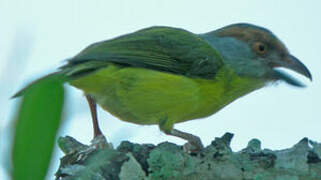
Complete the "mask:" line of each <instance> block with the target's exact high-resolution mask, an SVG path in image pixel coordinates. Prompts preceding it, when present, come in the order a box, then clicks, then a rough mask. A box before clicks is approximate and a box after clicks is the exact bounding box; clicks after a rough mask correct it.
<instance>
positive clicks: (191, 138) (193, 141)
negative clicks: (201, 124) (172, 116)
mask: <svg viewBox="0 0 321 180" xmlns="http://www.w3.org/2000/svg"><path fill="white" fill-rule="evenodd" d="M168 134H170V135H173V136H176V137H180V138H183V139H185V140H187V141H188V142H187V143H186V144H184V151H185V152H188V153H197V152H200V151H201V150H202V149H203V147H204V146H203V143H202V141H201V139H200V138H199V137H198V136H195V135H193V134H189V133H186V132H182V131H179V130H177V129H172V130H171V131H170V133H168Z"/></svg>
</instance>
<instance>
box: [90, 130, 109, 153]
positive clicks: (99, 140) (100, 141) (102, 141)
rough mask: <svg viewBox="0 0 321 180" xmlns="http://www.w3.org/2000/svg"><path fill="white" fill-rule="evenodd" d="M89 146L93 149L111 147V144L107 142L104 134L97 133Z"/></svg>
mask: <svg viewBox="0 0 321 180" xmlns="http://www.w3.org/2000/svg"><path fill="white" fill-rule="evenodd" d="M90 147H92V148H94V149H104V148H111V149H113V145H112V144H111V143H108V142H107V140H106V137H105V136H104V135H102V134H101V135H98V136H96V137H94V139H92V140H91V144H90Z"/></svg>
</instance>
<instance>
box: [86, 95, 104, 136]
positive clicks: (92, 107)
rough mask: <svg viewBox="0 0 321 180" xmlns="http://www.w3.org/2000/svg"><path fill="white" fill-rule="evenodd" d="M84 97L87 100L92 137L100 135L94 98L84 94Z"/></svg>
mask: <svg viewBox="0 0 321 180" xmlns="http://www.w3.org/2000/svg"><path fill="white" fill-rule="evenodd" d="M86 99H87V101H88V105H89V108H90V113H91V120H92V122H93V127H94V139H95V138H96V137H98V136H100V135H102V133H101V130H100V128H99V124H98V119H97V105H96V102H95V100H94V99H93V98H92V97H91V96H90V95H86Z"/></svg>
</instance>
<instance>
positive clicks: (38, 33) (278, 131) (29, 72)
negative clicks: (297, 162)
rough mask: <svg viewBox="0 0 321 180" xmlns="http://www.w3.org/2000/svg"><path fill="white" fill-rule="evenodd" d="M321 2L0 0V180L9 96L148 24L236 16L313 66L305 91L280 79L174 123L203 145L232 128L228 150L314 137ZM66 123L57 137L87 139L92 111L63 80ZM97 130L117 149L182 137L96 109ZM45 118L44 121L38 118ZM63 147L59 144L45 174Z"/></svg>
mask: <svg viewBox="0 0 321 180" xmlns="http://www.w3.org/2000/svg"><path fill="white" fill-rule="evenodd" d="M320 8H321V1H317V0H311V1H300V2H294V1H291V0H284V1H276V0H275V1H273V0H270V1H264V2H263V1H255V0H248V1H213V0H208V1H202V0H198V1H189V2H188V1H184V0H176V1H173V0H158V1H157V0H140V1H130V0H117V1H106V0H92V1H86V2H80V1H77V0H69V1H63V0H56V1H41V0H29V1H22V0H1V1H0V22H1V28H0V87H1V88H0V147H1V148H0V179H1V180H6V179H9V176H8V174H7V172H6V169H7V168H8V166H9V158H10V149H9V148H10V141H11V138H12V134H11V133H12V132H13V129H12V126H13V124H12V119H13V117H14V113H15V112H16V108H17V104H18V102H19V99H13V100H12V99H9V98H10V96H12V95H13V94H14V93H15V92H16V91H17V90H19V89H20V88H22V87H24V86H25V85H26V84H28V83H29V82H31V81H33V80H35V79H37V78H39V77H41V76H43V75H45V74H48V73H50V72H53V71H55V69H56V68H57V67H59V66H61V65H63V64H64V60H65V59H67V58H69V57H72V56H74V55H75V54H77V53H78V52H79V51H81V50H82V49H83V48H85V47H86V46H88V45H89V44H91V43H94V42H97V41H101V40H106V39H110V38H113V37H116V36H119V35H122V34H125V33H130V32H133V31H136V30H139V29H141V28H145V27H149V26H153V25H165V26H173V27H181V28H184V29H187V30H189V31H192V32H194V33H205V32H208V31H212V30H215V29H217V28H220V27H223V26H225V25H229V24H232V23H238V22H248V23H253V24H256V25H260V26H263V27H266V28H268V29H270V30H271V31H273V32H274V33H275V34H276V35H277V36H278V37H279V38H280V39H281V40H282V41H283V42H284V43H285V44H286V45H287V47H288V48H289V50H290V52H291V53H292V54H293V55H295V56H296V57H297V58H299V59H300V60H301V61H302V62H303V63H304V64H305V65H306V66H307V67H308V68H309V69H310V71H311V73H312V75H313V82H312V83H311V82H309V81H308V80H306V79H305V78H302V77H301V76H299V75H297V74H294V76H295V77H297V78H299V79H300V80H302V81H303V82H304V83H305V84H306V85H307V87H306V88H294V87H290V86H288V85H286V84H284V83H279V84H278V85H273V86H270V87H267V88H264V89H261V90H258V91H256V92H254V93H251V94H250V95H247V96H245V97H243V98H240V99H239V100H237V101H235V102H234V103H232V104H230V105H228V106H227V107H226V108H224V109H223V110H221V111H220V112H218V113H217V114H215V115H214V116H211V117H209V118H206V119H202V120H196V121H190V122H185V123H181V124H178V125H176V128H177V129H179V130H183V131H186V132H190V133H192V134H195V135H198V136H200V137H201V139H202V141H203V143H204V144H205V145H208V144H210V142H211V141H212V140H213V139H214V138H215V137H218V136H222V135H223V134H224V133H225V132H231V133H234V134H235V136H234V138H233V141H232V144H231V145H232V148H233V150H234V151H238V150H241V149H242V148H244V147H245V146H246V145H247V142H248V141H249V140H250V139H252V138H258V139H260V140H261V141H262V146H263V148H270V149H282V148H288V147H291V146H292V145H294V144H295V143H297V142H298V141H299V140H300V139H302V138H303V137H308V138H310V139H312V140H315V141H319V142H321V132H320V127H321V119H320V107H321V101H320V100H321V98H320V92H321V82H320V77H321V69H320V67H321V57H320V47H321V46H320V42H321V35H320V32H321V20H320V19H321V11H320ZM66 88H67V90H68V92H67V98H66V105H65V110H64V117H65V121H64V124H63V125H62V126H61V128H60V131H59V135H58V136H66V135H69V136H72V137H74V138H76V139H77V140H79V141H81V142H83V143H87V144H88V143H89V141H90V140H91V138H92V134H93V132H92V125H91V120H90V112H89V108H88V107H87V104H86V100H85V98H84V97H83V94H82V92H81V91H79V90H77V89H75V88H71V87H69V86H67V85H66ZM98 113H99V120H100V125H101V128H102V130H103V132H104V134H105V135H106V137H107V139H108V140H109V141H111V142H112V143H113V144H114V146H117V145H118V144H119V143H120V142H121V141H123V140H130V141H132V142H136V143H153V144H157V143H160V142H162V141H170V142H174V143H177V144H184V141H183V140H181V139H178V138H175V137H170V136H166V135H164V134H163V133H161V132H160V131H159V129H158V127H157V126H138V125H134V124H130V123H125V122H121V121H119V120H118V119H116V118H114V117H112V116H111V115H110V114H108V113H107V112H105V111H102V110H101V109H99V112H98ZM44 121H45V119H44ZM60 157H62V153H61V152H60V151H59V150H58V149H57V148H56V150H55V153H54V156H53V159H52V165H51V170H50V172H49V173H48V175H47V176H48V179H53V176H54V173H55V171H56V170H57V168H58V163H59V158H60Z"/></svg>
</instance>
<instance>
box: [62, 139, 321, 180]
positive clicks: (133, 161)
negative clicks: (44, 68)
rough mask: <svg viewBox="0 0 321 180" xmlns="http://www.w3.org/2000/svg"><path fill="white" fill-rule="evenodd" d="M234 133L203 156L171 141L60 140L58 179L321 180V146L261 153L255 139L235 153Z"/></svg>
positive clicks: (303, 142)
mask: <svg viewBox="0 0 321 180" xmlns="http://www.w3.org/2000/svg"><path fill="white" fill-rule="evenodd" d="M232 137H233V134H231V133H226V134H225V135H223V136H222V137H221V138H215V140H214V141H213V142H212V143H211V145H209V146H207V147H205V148H204V149H203V150H202V151H201V152H199V153H191V154H190V153H186V152H184V150H183V147H182V146H178V145H175V144H172V143H169V142H164V143H160V144H158V145H157V146H155V145H151V144H143V145H140V144H134V143H130V142H128V141H124V142H122V143H121V144H120V145H119V147H118V148H117V149H113V148H112V146H110V145H109V144H108V143H107V142H106V141H105V139H104V138H100V139H99V140H96V141H95V143H94V144H93V145H90V146H86V145H83V144H81V143H79V142H77V141H76V140H75V139H73V138H70V137H64V138H60V139H59V145H60V148H61V149H62V150H63V152H64V153H65V154H66V155H65V156H64V157H63V158H62V159H61V164H60V167H59V169H58V171H57V173H56V178H57V179H61V180H71V179H77V180H78V179H79V180H82V179H84V180H91V179H93V180H94V179H95V180H100V179H106V180H109V179H111V180H113V179H120V180H165V179H168V180H172V179H174V180H180V179H182V180H203V179H204V180H207V179H208V180H213V179H214V180H321V144H320V143H317V142H314V141H311V140H310V141H309V140H308V139H307V138H304V139H302V140H301V141H300V142H299V143H298V144H296V145H294V146H293V147H292V148H289V149H285V150H277V151H272V150H268V149H263V150H262V149H261V142H260V141H259V140H258V139H252V140H251V141H250V142H249V143H248V146H247V147H246V148H244V149H243V150H241V151H239V152H233V151H232V149H231V147H230V142H231V139H232Z"/></svg>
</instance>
